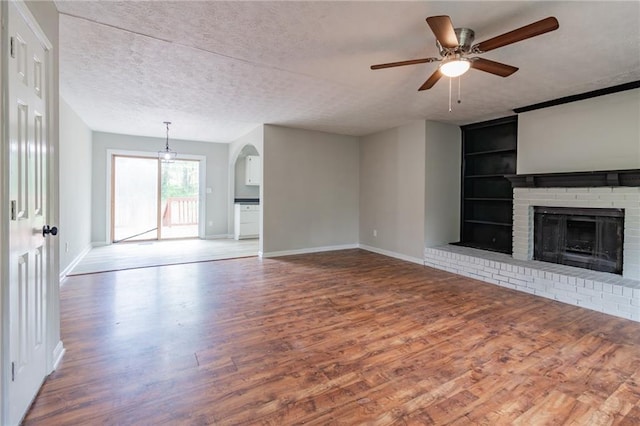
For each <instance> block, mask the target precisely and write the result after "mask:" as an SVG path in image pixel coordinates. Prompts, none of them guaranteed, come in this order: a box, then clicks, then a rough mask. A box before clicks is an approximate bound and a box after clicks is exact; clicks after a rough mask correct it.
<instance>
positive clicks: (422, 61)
mask: <svg viewBox="0 0 640 426" xmlns="http://www.w3.org/2000/svg"><path fill="white" fill-rule="evenodd" d="M439 60H440V59H438V58H423V59H411V60H409V61H400V62H389V63H388V64H378V65H371V69H372V70H380V69H383V68H392V67H401V66H404V65H416V64H426V63H427V62H435V61H439Z"/></svg>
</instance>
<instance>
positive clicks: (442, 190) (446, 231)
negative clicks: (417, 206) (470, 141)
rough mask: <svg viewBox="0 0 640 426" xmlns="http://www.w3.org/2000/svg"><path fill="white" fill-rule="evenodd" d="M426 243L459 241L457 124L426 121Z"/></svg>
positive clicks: (459, 139) (458, 142) (435, 244)
mask: <svg viewBox="0 0 640 426" xmlns="http://www.w3.org/2000/svg"><path fill="white" fill-rule="evenodd" d="M425 126H426V159H425V160H426V167H425V173H426V176H425V217H424V219H425V225H424V231H425V234H424V235H425V237H424V246H425V247H435V246H439V245H443V244H448V243H452V242H457V241H460V174H461V170H460V167H461V158H462V139H461V132H460V127H458V126H455V125H451V124H444V123H437V122H435V121H427V122H426V123H425Z"/></svg>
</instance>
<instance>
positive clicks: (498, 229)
mask: <svg viewBox="0 0 640 426" xmlns="http://www.w3.org/2000/svg"><path fill="white" fill-rule="evenodd" d="M461 129H462V188H461V195H462V202H461V209H462V212H461V218H462V221H461V224H460V235H461V240H460V243H459V244H460V245H464V246H468V247H473V248H479V249H483V250H491V251H497V252H502V253H511V250H512V230H513V192H512V187H511V182H510V181H509V180H508V179H507V178H506V177H505V175H513V174H515V173H516V154H517V135H518V118H517V116H513V117H507V118H503V119H499V120H492V121H487V122H483V123H475V124H469V125H467V126H462V128H461Z"/></svg>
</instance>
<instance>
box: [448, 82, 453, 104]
mask: <svg viewBox="0 0 640 426" xmlns="http://www.w3.org/2000/svg"><path fill="white" fill-rule="evenodd" d="M451 80H453V79H452V78H451V77H449V112H451Z"/></svg>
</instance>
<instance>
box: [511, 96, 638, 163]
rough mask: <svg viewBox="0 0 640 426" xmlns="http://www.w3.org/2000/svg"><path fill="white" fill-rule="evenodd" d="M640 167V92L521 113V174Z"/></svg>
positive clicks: (519, 134)
mask: <svg viewBox="0 0 640 426" xmlns="http://www.w3.org/2000/svg"><path fill="white" fill-rule="evenodd" d="M637 168H640V89H634V90H628V91H625V92H619V93H613V94H610V95H605V96H599V97H596V98H591V99H586V100H582V101H578V102H572V103H568V104H563V105H557V106H554V107H550V108H544V109H539V110H534V111H529V112H525V113H521V114H519V115H518V164H517V170H518V173H519V174H527V173H552V172H573V171H591V170H619V169H620V170H622V169H637Z"/></svg>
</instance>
